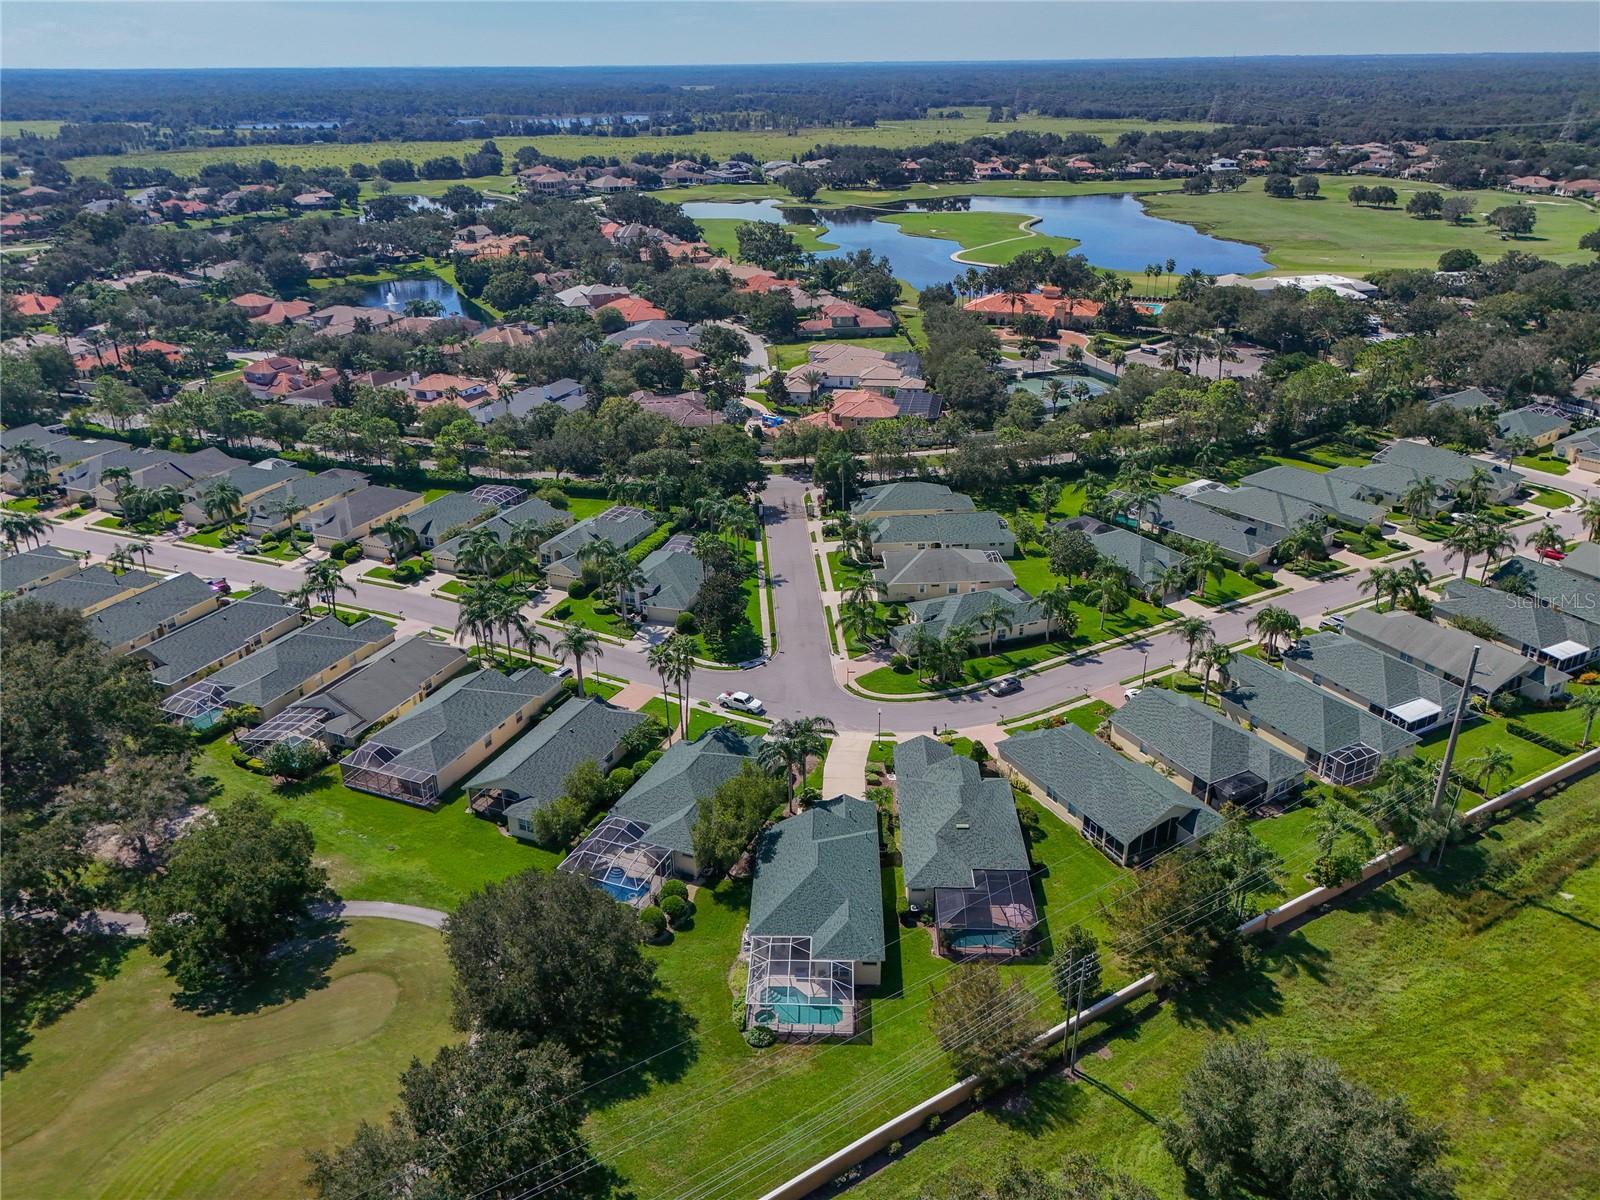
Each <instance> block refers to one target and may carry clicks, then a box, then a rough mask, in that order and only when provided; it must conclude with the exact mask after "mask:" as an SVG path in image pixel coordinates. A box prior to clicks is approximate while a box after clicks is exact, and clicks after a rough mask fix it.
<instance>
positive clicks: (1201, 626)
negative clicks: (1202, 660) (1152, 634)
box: [1173, 617, 1217, 675]
mask: <svg viewBox="0 0 1600 1200" xmlns="http://www.w3.org/2000/svg"><path fill="white" fill-rule="evenodd" d="M1173 632H1174V633H1176V634H1177V635H1178V636H1179V637H1180V638H1182V639H1183V645H1184V649H1185V651H1186V653H1185V655H1184V659H1183V669H1184V670H1185V671H1187V672H1188V673H1189V674H1191V675H1193V674H1194V660H1195V658H1196V657H1197V656H1198V655H1200V654H1201V653H1203V652H1204V651H1206V650H1208V649H1209V648H1210V647H1212V646H1214V645H1216V644H1217V635H1216V632H1215V631H1214V630H1213V629H1212V628H1211V622H1210V621H1207V620H1206V619H1205V618H1204V617H1184V618H1183V620H1181V621H1179V622H1178V623H1177V624H1176V625H1175V626H1173Z"/></svg>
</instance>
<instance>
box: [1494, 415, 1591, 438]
mask: <svg viewBox="0 0 1600 1200" xmlns="http://www.w3.org/2000/svg"><path fill="white" fill-rule="evenodd" d="M1494 424H1495V429H1496V430H1498V431H1499V434H1500V436H1501V437H1506V438H1508V437H1516V436H1517V435H1519V434H1520V435H1521V436H1523V437H1530V438H1536V437H1541V436H1542V435H1544V434H1547V433H1552V432H1555V433H1563V434H1564V433H1566V432H1567V430H1569V429H1571V428H1572V422H1571V421H1569V420H1567V419H1566V418H1565V417H1563V416H1561V415H1560V414H1559V413H1553V412H1535V411H1534V410H1533V409H1531V408H1514V409H1512V410H1511V411H1510V412H1507V413H1501V414H1500V416H1499V417H1498V418H1497V419H1496V420H1495V423H1494Z"/></svg>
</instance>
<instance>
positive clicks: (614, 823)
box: [558, 814, 672, 908]
mask: <svg viewBox="0 0 1600 1200" xmlns="http://www.w3.org/2000/svg"><path fill="white" fill-rule="evenodd" d="M648 829H649V827H648V826H646V825H644V824H643V823H641V822H639V821H630V820H629V819H628V818H627V817H619V816H616V815H615V814H613V815H611V816H609V817H607V818H606V819H605V820H604V821H601V822H600V824H599V825H597V826H595V829H594V832H593V833H591V834H590V835H589V836H588V837H586V838H584V839H583V841H582V842H580V843H578V848H577V849H576V850H574V851H573V852H572V853H571V854H569V855H567V857H566V858H564V859H562V860H561V866H560V867H559V868H558V869H559V870H562V871H565V872H567V874H569V875H577V876H578V877H579V878H581V879H587V880H588V881H589V882H590V883H591V884H593V885H594V886H595V887H597V888H599V889H600V890H601V891H603V892H606V893H608V894H609V895H610V896H611V897H612V899H614V900H619V901H621V902H622V903H623V904H631V905H633V907H635V908H644V907H645V906H646V905H648V904H650V903H652V902H653V901H654V900H655V898H656V895H657V894H658V893H659V892H660V891H661V884H662V882H663V881H664V880H665V879H666V877H667V872H668V871H670V870H671V869H672V851H670V850H666V849H663V848H662V847H660V846H653V845H651V844H650V843H649V842H647V841H645V840H644V836H645V834H646V833H647V832H648Z"/></svg>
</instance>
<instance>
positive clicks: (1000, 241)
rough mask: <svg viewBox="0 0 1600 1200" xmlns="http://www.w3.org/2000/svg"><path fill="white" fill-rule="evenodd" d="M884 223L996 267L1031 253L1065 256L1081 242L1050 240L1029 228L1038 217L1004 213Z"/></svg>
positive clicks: (896, 218)
mask: <svg viewBox="0 0 1600 1200" xmlns="http://www.w3.org/2000/svg"><path fill="white" fill-rule="evenodd" d="M881 219H882V220H884V221H887V222H889V223H890V224H892V225H898V226H900V228H901V229H902V230H904V231H905V232H906V233H908V234H910V235H911V236H912V237H928V238H940V239H942V240H944V241H947V242H955V243H957V244H958V245H959V246H960V247H961V249H962V250H963V251H972V250H975V249H978V248H980V247H981V248H982V249H981V250H978V252H977V253H964V254H963V255H962V258H963V260H965V261H967V262H974V263H988V264H991V265H993V264H997V263H1004V262H1010V261H1011V260H1012V259H1013V258H1015V257H1016V256H1017V255H1018V254H1021V253H1023V252H1025V251H1031V250H1051V251H1054V252H1055V253H1057V254H1065V253H1066V252H1067V251H1069V250H1071V249H1072V248H1073V247H1074V246H1076V245H1077V244H1078V243H1077V241H1076V240H1075V239H1073V238H1065V237H1047V236H1045V235H1044V234H1042V233H1037V232H1035V231H1034V230H1033V229H1031V228H1030V226H1032V225H1033V224H1034V223H1035V221H1036V218H1031V217H1021V218H1019V217H1018V215H1017V214H1016V213H1004V212H931V213H900V214H885V215H884V216H883V217H882V218H881Z"/></svg>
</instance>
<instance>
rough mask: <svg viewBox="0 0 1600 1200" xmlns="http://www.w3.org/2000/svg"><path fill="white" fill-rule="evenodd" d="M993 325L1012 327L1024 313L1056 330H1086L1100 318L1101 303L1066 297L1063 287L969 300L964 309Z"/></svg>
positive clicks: (998, 293) (997, 294)
mask: <svg viewBox="0 0 1600 1200" xmlns="http://www.w3.org/2000/svg"><path fill="white" fill-rule="evenodd" d="M962 307H963V308H964V309H965V310H966V311H967V312H969V313H976V314H977V315H978V316H980V317H982V318H983V319H984V320H985V321H988V322H989V323H990V324H991V325H1010V324H1011V323H1012V322H1013V321H1015V320H1016V319H1017V318H1018V317H1020V316H1022V315H1024V314H1032V315H1033V316H1036V317H1039V318H1041V319H1043V321H1044V323H1045V324H1046V325H1047V326H1049V327H1050V328H1051V329H1053V330H1059V329H1085V328H1087V327H1088V325H1089V323H1090V322H1092V321H1093V320H1094V319H1095V318H1096V317H1098V316H1099V315H1100V307H1101V306H1100V303H1099V301H1097V300H1085V299H1082V298H1079V297H1076V296H1064V295H1062V293H1061V289H1060V288H1056V287H1046V288H1041V289H1039V291H1037V292H991V293H990V294H989V295H987V296H979V297H978V298H977V299H975V300H968V301H967V302H966V304H964V305H963V306H962Z"/></svg>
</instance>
